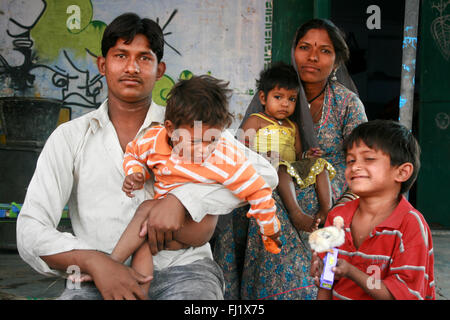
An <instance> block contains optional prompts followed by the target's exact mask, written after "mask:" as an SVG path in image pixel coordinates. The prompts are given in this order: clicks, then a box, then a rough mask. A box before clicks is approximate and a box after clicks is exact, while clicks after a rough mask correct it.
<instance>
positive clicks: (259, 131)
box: [239, 63, 336, 232]
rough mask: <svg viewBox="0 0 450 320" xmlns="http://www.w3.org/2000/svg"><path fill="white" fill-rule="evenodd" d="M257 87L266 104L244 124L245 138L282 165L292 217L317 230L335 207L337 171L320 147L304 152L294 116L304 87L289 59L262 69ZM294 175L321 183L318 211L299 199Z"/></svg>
mask: <svg viewBox="0 0 450 320" xmlns="http://www.w3.org/2000/svg"><path fill="white" fill-rule="evenodd" d="M257 87H258V92H259V93H258V94H259V99H260V102H261V104H262V105H263V106H264V109H265V110H264V111H263V112H259V113H253V114H251V115H250V117H249V118H248V119H247V121H246V122H245V123H244V124H243V126H242V131H240V134H239V139H240V140H241V141H242V142H243V143H244V144H245V145H246V146H248V147H250V148H251V149H253V150H255V151H256V152H258V153H260V154H262V155H263V156H266V157H267V158H268V160H269V161H271V163H272V165H274V166H275V167H276V168H277V167H278V176H279V184H278V193H279V195H280V197H281V199H282V201H283V204H284V205H285V207H286V209H287V211H288V212H289V218H290V219H291V221H292V223H293V224H294V226H295V227H296V229H297V230H303V231H307V232H311V231H313V230H314V229H316V228H317V226H318V225H319V223H320V221H325V219H326V216H327V213H328V211H329V210H330V209H331V204H332V202H331V192H330V189H331V187H330V180H331V179H333V177H334V176H335V174H336V171H335V169H334V168H333V166H332V165H331V164H330V163H328V162H327V161H326V160H324V159H322V158H320V157H321V156H322V155H323V151H322V150H320V149H319V148H311V149H309V150H308V151H305V152H303V150H302V144H301V139H300V133H299V129H298V127H297V125H296V124H295V123H294V122H292V121H291V120H289V117H290V116H291V115H292V114H293V113H294V110H295V107H296V105H297V98H298V92H299V83H298V78H297V73H296V72H295V70H294V68H293V67H292V66H289V65H287V64H285V63H277V64H275V65H273V66H272V67H271V68H269V69H267V70H264V71H262V72H261V75H260V79H259V81H257ZM293 180H295V182H296V183H297V184H298V185H299V186H300V187H301V188H306V187H308V186H310V185H312V184H315V188H316V193H317V196H318V199H319V206H320V209H319V212H318V213H317V214H316V215H315V217H311V216H309V215H307V214H305V213H304V212H303V211H302V209H301V208H300V206H299V205H298V202H297V197H296V194H295V187H294V185H293V184H294V181H293Z"/></svg>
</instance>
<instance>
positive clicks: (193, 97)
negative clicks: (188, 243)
mask: <svg viewBox="0 0 450 320" xmlns="http://www.w3.org/2000/svg"><path fill="white" fill-rule="evenodd" d="M226 86H227V83H223V82H222V81H220V80H217V79H215V78H213V77H210V76H194V77H193V78H191V79H189V80H181V81H180V82H179V83H177V84H176V85H175V86H174V87H173V88H172V90H171V92H170V94H169V99H168V100H167V106H166V114H165V121H164V126H160V125H158V126H154V127H152V128H150V129H149V130H148V131H147V132H146V133H145V135H144V136H143V137H141V138H140V139H137V140H134V141H132V142H130V143H129V144H128V146H127V148H126V152H125V156H124V163H123V168H124V170H125V174H126V178H125V181H124V183H123V187H122V189H123V191H124V192H125V193H126V194H127V195H128V196H129V197H133V193H132V192H133V191H134V190H138V189H141V188H142V187H143V184H144V182H145V181H146V180H147V179H150V178H151V177H152V176H154V178H155V184H154V190H155V199H160V198H162V197H164V196H165V195H166V194H167V193H168V192H169V191H170V190H172V189H173V188H176V187H178V186H180V185H183V184H185V183H188V182H195V183H220V184H223V185H224V186H225V187H226V188H228V189H230V190H231V191H232V192H233V194H234V195H235V196H236V197H238V198H240V199H244V200H246V201H248V202H249V203H250V211H249V212H248V214H247V216H248V217H249V218H250V217H253V218H255V219H256V221H257V222H258V225H259V226H260V230H259V231H260V233H261V235H262V239H263V242H264V246H265V248H266V250H268V251H269V252H272V253H279V252H280V250H281V249H280V246H281V241H280V240H279V239H278V237H279V233H280V222H279V220H278V218H277V217H276V214H275V211H276V207H275V202H274V200H273V199H272V189H271V188H270V187H269V186H268V185H267V184H266V182H265V181H264V179H263V178H262V177H261V176H259V175H258V174H257V173H256V171H255V169H254V167H253V166H252V165H251V163H250V162H249V160H248V159H247V158H246V157H245V155H244V153H243V152H242V151H241V150H239V148H238V147H237V146H236V145H235V143H234V142H232V141H228V140H227V139H226V138H224V137H222V136H221V134H222V131H223V130H224V129H225V128H226V127H228V126H229V125H230V124H231V121H232V115H231V114H230V113H229V111H228V93H229V92H230V90H229V89H227V88H226ZM154 201H157V200H154ZM150 214H151V210H150ZM167 214H170V212H168V213H167ZM147 218H148V217H147V216H146V213H145V214H144V213H143V212H140V211H139V210H138V211H137V212H136V214H135V216H134V217H133V219H132V221H131V222H130V224H129V225H128V227H127V229H126V230H125V232H124V233H123V234H122V237H121V238H120V240H119V242H118V243H117V245H116V247H115V249H114V251H113V252H112V254H111V256H112V257H113V258H115V259H117V260H118V261H124V260H126V259H127V258H128V257H129V256H130V255H131V254H133V253H134V252H135V251H136V252H135V254H134V256H133V261H132V267H133V268H134V269H135V270H136V271H138V272H139V273H141V274H144V275H151V274H152V273H153V264H152V256H151V253H150V249H149V248H148V244H147V241H144V240H145V239H144V238H141V237H139V236H138V234H139V233H140V228H141V225H143V222H144V221H145V220H146V219H147ZM145 225H146V224H145ZM182 232H186V231H184V230H183V229H182V230H180V231H179V232H178V233H177V240H178V241H179V242H182V239H183V234H182ZM189 232H192V230H190V231H189ZM173 242H174V241H172V243H173ZM144 289H147V290H148V288H144Z"/></svg>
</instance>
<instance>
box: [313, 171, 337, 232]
mask: <svg viewBox="0 0 450 320" xmlns="http://www.w3.org/2000/svg"><path fill="white" fill-rule="evenodd" d="M316 193H317V198H318V200H319V212H318V213H317V218H319V219H320V224H324V223H325V220H326V219H327V215H328V211H330V209H331V206H332V201H333V200H332V197H331V185H330V179H329V177H328V170H327V169H324V170H323V171H322V172H321V173H319V174H318V175H317V176H316Z"/></svg>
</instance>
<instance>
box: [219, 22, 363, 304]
mask: <svg viewBox="0 0 450 320" xmlns="http://www.w3.org/2000/svg"><path fill="white" fill-rule="evenodd" d="M291 56H292V65H293V66H294V68H295V69H296V71H297V74H298V77H299V80H300V84H301V85H300V93H299V99H298V105H297V107H296V112H295V113H294V115H293V118H292V120H293V121H296V122H297V124H298V127H299V130H300V134H301V138H302V146H303V150H308V149H309V148H310V147H319V148H320V149H321V150H322V151H323V152H324V154H323V156H322V157H323V158H324V159H325V160H327V161H328V162H329V163H331V164H332V165H333V167H334V168H335V170H336V175H335V177H334V178H333V179H332V181H330V187H331V188H330V189H331V190H330V195H329V196H330V197H331V199H332V202H333V204H336V203H337V202H339V201H345V199H346V198H349V199H352V195H351V193H350V192H348V190H347V189H348V188H347V184H346V183H345V177H344V171H345V158H344V153H343V150H342V143H343V140H344V138H345V137H346V136H347V135H348V134H350V132H351V131H352V129H353V128H355V127H356V126H357V125H358V124H360V123H362V122H365V121H367V117H366V114H365V111H364V106H363V104H362V102H361V101H360V100H359V98H358V96H357V91H356V88H355V86H354V84H353V82H352V80H351V78H350V76H349V75H348V73H347V70H346V68H345V62H346V60H347V59H348V57H349V51H348V47H347V45H346V43H345V40H344V38H343V36H342V34H341V32H340V30H339V29H338V28H337V27H336V26H335V25H334V24H333V23H332V22H330V21H328V20H322V19H313V20H310V21H308V22H306V23H305V24H303V25H302V26H301V27H300V28H299V29H298V30H297V32H296V35H295V38H294V41H293V45H292V51H291ZM262 110H263V107H262V106H261V104H260V102H259V99H258V97H257V95H255V97H254V98H253V100H252V102H251V103H250V105H249V107H248V109H247V111H246V116H245V117H244V119H243V121H242V123H244V122H245V121H246V119H247V117H248V116H249V115H250V114H252V113H255V112H259V111H262ZM295 196H296V198H297V201H298V203H299V206H300V207H301V208H302V210H303V212H305V213H306V214H308V215H311V216H314V215H315V214H316V213H317V212H318V211H319V203H318V200H317V195H316V191H315V188H314V185H311V186H309V187H307V188H304V189H300V188H299V187H298V186H296V188H295ZM274 199H275V201H276V206H277V216H278V218H279V220H280V223H281V237H280V239H281V240H282V242H283V247H282V250H281V252H280V253H279V254H271V253H267V252H265V250H264V247H263V246H262V245H261V243H260V236H259V234H258V227H257V225H256V224H254V223H253V222H252V221H251V220H248V219H247V218H246V216H245V214H246V212H247V210H248V208H247V207H242V208H238V209H236V210H234V211H233V213H232V218H231V221H228V222H227V223H226V224H225V225H224V226H223V228H222V229H220V231H219V232H218V233H217V234H216V238H215V241H214V242H213V243H214V248H213V254H214V259H215V260H216V261H217V263H218V264H219V265H220V266H221V268H222V270H223V273H224V277H225V282H226V290H225V299H301V300H308V299H315V298H316V294H317V289H316V287H315V285H314V284H313V281H312V279H311V278H310V276H309V265H310V259H311V250H310V248H309V245H308V243H307V237H308V233H306V232H303V231H299V230H297V229H296V228H295V227H294V225H293V223H292V222H291V219H292V217H290V216H289V213H288V211H287V210H286V208H285V207H284V206H283V202H282V200H281V199H280V197H279V195H278V193H277V192H276V191H275V192H274Z"/></svg>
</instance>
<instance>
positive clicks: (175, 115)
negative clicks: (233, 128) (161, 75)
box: [165, 75, 233, 128]
mask: <svg viewBox="0 0 450 320" xmlns="http://www.w3.org/2000/svg"><path fill="white" fill-rule="evenodd" d="M227 86H228V82H224V81H222V80H219V79H216V78H214V77H211V76H209V75H201V76H193V77H192V78H190V79H188V80H180V81H179V82H178V83H177V84H175V86H174V87H173V88H172V90H171V91H170V93H169V96H168V99H167V105H166V114H165V120H170V121H171V122H172V123H173V124H174V126H175V128H178V127H179V126H180V125H183V124H184V125H187V124H190V125H194V121H202V123H203V124H206V125H209V126H213V127H220V128H227V127H229V126H230V125H231V123H232V122H233V115H232V114H231V113H230V112H229V111H228V101H229V98H230V96H231V92H232V90H231V89H228V88H227Z"/></svg>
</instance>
